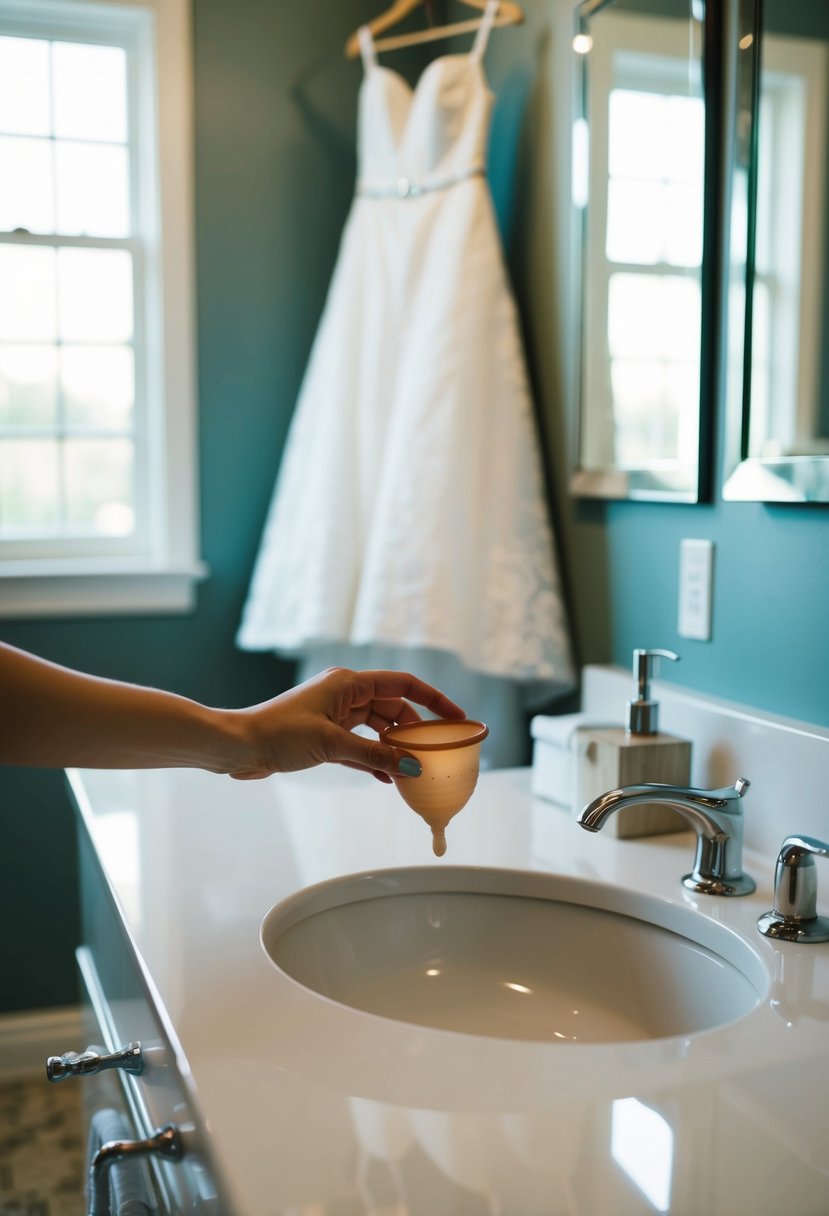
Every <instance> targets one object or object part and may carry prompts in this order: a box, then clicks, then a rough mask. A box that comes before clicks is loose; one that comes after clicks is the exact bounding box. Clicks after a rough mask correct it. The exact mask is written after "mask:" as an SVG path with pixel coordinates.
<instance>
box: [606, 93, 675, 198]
mask: <svg viewBox="0 0 829 1216" xmlns="http://www.w3.org/2000/svg"><path fill="white" fill-rule="evenodd" d="M608 118H609V123H610V131H609V155H610V161H609V168H610V173H611V174H612V175H613V177H638V178H645V179H650V180H652V181H653V180H655V179H658V178H660V177H661V176H662V175H663V165H662V158H661V156H660V155H659V152H660V150H661V149H662V147H663V145H664V128H665V119H664V98H663V97H661V96H660V95H659V94H658V93H639V92H634V91H633V90H629V89H614V90H613V92H612V93H611V94H610V110H609V116H608Z"/></svg>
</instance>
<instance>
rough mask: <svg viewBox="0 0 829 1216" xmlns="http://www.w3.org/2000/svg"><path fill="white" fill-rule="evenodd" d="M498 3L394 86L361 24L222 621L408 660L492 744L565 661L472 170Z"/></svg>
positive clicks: (487, 231)
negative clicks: (351, 110)
mask: <svg viewBox="0 0 829 1216" xmlns="http://www.w3.org/2000/svg"><path fill="white" fill-rule="evenodd" d="M496 9H497V3H495V2H494V0H490V4H489V5H488V8H487V11H486V14H485V17H484V20H483V22H482V24H481V26H480V28H479V30H478V35H477V38H476V41H475V45H474V46H473V48H472V50H471V52H468V53H464V54H451V55H442V56H440V57H439V58H437V59H435V60H433V61H432V62H431V63H430V64H429V66H428V67H427V68H426V69H425V71H424V72H423V74H422V75H421V77H420V79H419V81H418V83H417V85H416V87H415V88H414V89H413V88H411V87H410V85H409V84H408V83H407V81H406V80H405V79H404V78H403V77H402V76H400V75H399V74H398V73H397V72H395V71H394V70H392V69H391V68H388V67H385V66H382V65H380V64H379V63H378V62H377V59H376V55H375V52H374V47H373V44H372V40H371V35H370V34H369V31H368V30H367V29H363V30H361V32H360V41H361V48H362V54H363V64H364V78H363V82H362V85H361V89H360V97H359V115H358V180H357V187H356V192H355V198H354V201H353V205H352V208H351V211H350V213H349V216H348V219H347V222H346V225H345V229H344V232H343V236H342V241H341V246H340V251H339V256H338V259H337V263H336V267H335V271H334V275H333V279H332V282H331V286H330V289H329V293H328V298H327V301H326V304H325V308H324V311H323V316H322V320H321V323H320V326H319V330H318V333H317V336H316V339H315V342H314V345H313V348H312V352H311V356H310V360H309V364H308V368H307V371H306V374H305V378H304V382H303V385H302V389H301V393H300V396H299V400H298V402H297V406H296V410H295V414H294V418H293V421H292V424H291V430H290V433H289V436H288V441H287V444H286V448H285V453H284V457H283V461H282V466H281V469H280V472H279V476H278V479H277V484H276V488H275V491H274V496H273V500H272V503H271V508H270V512H269V515H268V519H267V523H266V526H265V530H264V534H263V537H262V541H261V545H260V550H259V554H258V558H257V561H256V566H255V570H254V575H253V579H252V583H251V587H250V592H249V596H248V600H247V603H246V606H245V610H244V614H243V619H242V624H241V627H240V630H239V635H238V639H237V641H238V644H239V646H240V647H242V648H243V649H247V650H273V651H277V652H278V653H281V654H285V655H289V656H295V657H298V658H299V659H300V660H301V662H302V675H303V676H305V675H308V674H309V673H310V672H312V671H314V670H320V669H321V668H322V667H324V666H327V665H329V664H330V663H339V664H341V665H344V666H351V667H363V668H366V667H379V666H383V667H397V668H402V669H405V670H409V671H413V672H415V673H416V674H418V675H420V676H421V677H422V678H424V679H427V680H430V681H431V682H432V683H436V684H438V685H439V686H440V687H441V688H442V689H444V691H446V692H447V693H449V695H450V696H454V697H455V698H456V699H457V700H459V701H460V702H461V704H463V705H464V707H465V708H466V709H467V712H468V713H469V714H470V715H472V716H475V717H483V716H484V714H486V713H488V717H489V719H493V718H494V717H498V718H501V719H504V721H503V722H502V723H501V724H500V726H499V723H497V722H495V721H493V720H490V721H489V725H490V727H491V730H492V735H493V737H494V739H493V742H494V745H495V751H496V752H497V750H498V745H497V738H498V734H497V732H498V730H499V729H500V730H501V731H502V732H503V730H504V729H505V720H506V718H509V719H510V721H512V722H514V720H515V710H516V708H517V706H518V705H519V704H521V703H522V699H523V690H524V689H525V688H526V687H527V686H532V687H533V688H534V689H535V690H536V691H537V692H538V691H541V693H542V695H543V693H544V692H545V691H546V692H548V693H549V691H550V690H551V689H552V690H556V691H558V692H561V691H564V690H566V689H567V688H569V687H571V686H572V681H573V669H572V663H571V655H570V642H569V635H568V628H567V621H566V615H565V609H564V605H563V600H562V595H561V590H560V584H559V576H558V571H557V567H556V560H555V550H554V544H553V536H552V531H551V526H550V522H549V517H548V512H547V507H546V503H545V496H544V489H543V481H542V473H541V462H540V456H539V451H538V440H537V436H536V430H535V422H534V417H533V410H532V402H531V397H530V392H529V388H528V381H527V373H526V367H525V361H524V354H523V350H522V346H521V340H520V334H519V327H518V319H517V313H516V308H515V304H514V300H513V297H512V294H511V290H510V287H509V283H508V279H507V275H506V269H505V266H504V260H503V255H502V250H501V246H500V241H499V237H498V232H497V228H496V223H495V216H494V212H493V207H492V201H491V197H490V194H489V189H488V185H487V182H486V178H485V158H486V145H487V138H488V133H489V121H490V112H491V107H492V101H493V97H492V94H491V92H490V90H489V88H488V86H487V82H486V78H485V76H484V71H483V63H482V59H483V52H484V49H485V47H486V42H487V38H488V35H489V32H490V28H491V24H492V20H493V18H494V15H495V11H496ZM487 707H488V708H487ZM513 733H514V731H513ZM502 740H503V741H504V742H506V736H505V735H503V733H502ZM516 741H517V736H516ZM514 750H515V748H514V746H513V747H512V751H513V753H514ZM509 752H510V747H509V746H507V747H506V748H503V747H502V749H501V755H500V761H499V762H502V763H518V762H521V758H520V757H517V756H515V755H514V754H513V755H512V756H511V755H510V754H508V753H509Z"/></svg>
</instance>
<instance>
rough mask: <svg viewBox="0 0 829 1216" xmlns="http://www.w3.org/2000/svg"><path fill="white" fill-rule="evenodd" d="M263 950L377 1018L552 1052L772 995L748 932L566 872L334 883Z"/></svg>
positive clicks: (294, 909) (300, 979) (267, 931)
mask: <svg viewBox="0 0 829 1216" xmlns="http://www.w3.org/2000/svg"><path fill="white" fill-rule="evenodd" d="M261 940H262V945H263V946H264V949H265V951H266V953H267V954H268V956H269V957H270V959H271V960H272V962H273V963H274V964H275V965H276V967H277V968H278V969H279V970H280V971H281V972H282V973H284V975H287V976H289V977H290V978H291V979H292V980H294V981H296V982H297V983H299V984H301V985H303V986H304V987H305V988H307V989H310V990H312V991H313V992H314V993H317V994H319V995H321V996H323V997H326V998H328V999H329V1000H332V1001H336V1002H338V1003H340V1004H342V1005H346V1006H350V1007H351V1008H352V1009H358V1010H361V1011H363V1012H364V1013H368V1014H373V1015H377V1016H380V1017H384V1018H392V1019H395V1020H396V1021H400V1022H408V1023H414V1024H416V1025H418V1026H425V1027H430V1028H434V1029H440V1030H449V1031H455V1032H460V1033H463V1034H471V1035H487V1036H491V1037H496V1038H500V1039H523V1040H535V1041H538V1040H547V1041H550V1042H553V1043H571V1044H572V1043H613V1042H625V1041H635V1040H643V1039H658V1038H665V1037H671V1036H676V1035H688V1034H692V1033H695V1032H699V1031H704V1030H707V1029H711V1028H713V1027H715V1026H719V1025H722V1024H724V1023H726V1022H730V1021H734V1020H735V1019H737V1018H740V1017H743V1016H744V1015H746V1014H748V1013H750V1012H751V1010H752V1009H754V1008H755V1006H756V1005H757V1003H758V1001H759V1000H760V999H761V997H762V995H763V993H764V991H765V988H766V986H767V976H766V972H765V968H764V966H763V964H762V963H761V962H760V959H759V957H758V956H757V955H756V954H755V952H754V951H753V950H752V948H751V947H750V946H749V945H748V944H747V943H746V942H745V941H744V940H743V939H742V938H740V937H739V936H738V935H736V934H734V933H732V932H731V931H730V930H728V929H726V928H724V927H723V926H722V925H719V924H716V923H715V922H712V921H710V920H708V918H707V917H705V916H702V915H700V914H699V913H697V912H694V911H693V910H692V909H691V908H688V907H684V906H682V905H679V904H675V903H671V902H668V901H663V900H659V899H656V898H654V897H650V896H647V895H643V894H640V893H638V892H628V891H625V890H623V889H622V888H617V887H612V886H608V885H605V884H601V883H594V882H589V881H586V880H582V879H575V878H568V877H566V876H561V875H555V874H543V873H531V872H524V871H512V870H500V869H487V868H477V867H442V866H441V867H437V866H427V867H417V868H411V869H400V870H385V871H378V872H375V873H367V874H355V875H350V876H347V877H344V878H338V879H334V880H331V881H329V882H324V883H319V884H317V885H316V886H313V887H309V888H307V889H306V890H304V891H301V892H299V893H298V894H296V895H294V896H291V897H290V898H289V899H287V900H284V901H283V902H282V903H279V904H277V905H276V906H275V907H274V908H272V909H271V910H270V912H268V914H267V916H266V917H265V919H264V921H263V922H262V928H261Z"/></svg>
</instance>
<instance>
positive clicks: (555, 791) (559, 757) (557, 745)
mask: <svg viewBox="0 0 829 1216" xmlns="http://www.w3.org/2000/svg"><path fill="white" fill-rule="evenodd" d="M594 725H595V718H594V717H593V716H592V715H590V714H559V715H558V717H547V716H545V715H543V714H539V715H537V716H536V717H535V718H533V720H532V722H531V723H530V733H531V735H532V738H533V764H532V778H531V784H530V789H531V791H532V793H533V794H534V795H535V797H536V798H546V799H547V800H548V801H549V802H554V803H555V804H556V805H557V806H560V807H562V808H563V809H564V810H567V811H570V810H572V809H573V798H574V794H575V785H576V757H577V754H578V748H579V730H580V728H586V727H589V726H594ZM578 809H581V808H578Z"/></svg>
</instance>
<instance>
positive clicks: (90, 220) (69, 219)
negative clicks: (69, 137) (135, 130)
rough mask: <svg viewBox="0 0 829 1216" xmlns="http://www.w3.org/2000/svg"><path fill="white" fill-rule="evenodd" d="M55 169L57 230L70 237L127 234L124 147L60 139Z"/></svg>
mask: <svg viewBox="0 0 829 1216" xmlns="http://www.w3.org/2000/svg"><path fill="white" fill-rule="evenodd" d="M55 168H56V174H57V183H58V185H57V195H58V232H61V233H66V234H71V235H72V236H116V237H117V236H128V235H129V190H128V182H127V172H128V169H127V150H126V148H124V147H114V146H113V145H112V144H82V143H61V142H59V143H58V145H57V147H56V148H55Z"/></svg>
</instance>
